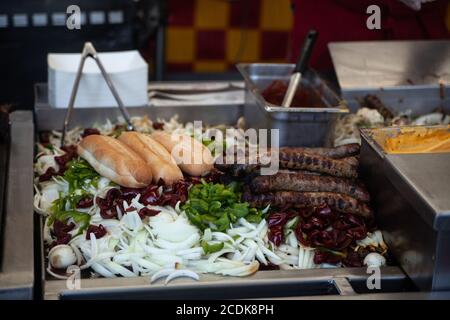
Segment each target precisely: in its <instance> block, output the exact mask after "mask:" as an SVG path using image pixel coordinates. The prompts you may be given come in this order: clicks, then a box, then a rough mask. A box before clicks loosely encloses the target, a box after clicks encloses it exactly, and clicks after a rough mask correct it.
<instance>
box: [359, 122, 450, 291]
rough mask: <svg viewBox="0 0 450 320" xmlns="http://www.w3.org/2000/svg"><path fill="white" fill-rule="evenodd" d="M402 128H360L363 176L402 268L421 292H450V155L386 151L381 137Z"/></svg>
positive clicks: (374, 206) (382, 226)
mask: <svg viewBox="0 0 450 320" xmlns="http://www.w3.org/2000/svg"><path fill="white" fill-rule="evenodd" d="M435 127H436V126H435ZM429 128H432V127H429ZM437 128H439V126H437ZM444 128H445V127H444ZM400 130H401V129H400V128H394V127H390V128H378V129H362V130H361V137H362V145H361V155H360V169H361V177H362V179H363V180H364V181H365V184H366V186H367V187H368V189H369V192H370V195H371V199H372V206H373V209H374V212H375V213H376V219H377V223H378V225H379V227H380V229H381V230H383V236H384V239H385V241H386V242H387V244H388V246H389V248H390V250H391V253H392V254H393V256H394V257H395V258H396V260H397V262H398V264H399V265H400V266H401V267H402V269H403V270H404V271H405V272H406V274H407V275H408V276H409V277H410V278H411V279H412V281H413V282H414V283H415V285H416V286H417V287H418V288H420V289H421V290H426V291H428V290H432V291H438V290H450V152H447V153H445V152H443V153H417V154H391V153H387V152H386V151H385V150H384V147H383V146H384V141H383V139H384V138H380V137H391V136H394V135H396V134H398V132H399V131H400Z"/></svg>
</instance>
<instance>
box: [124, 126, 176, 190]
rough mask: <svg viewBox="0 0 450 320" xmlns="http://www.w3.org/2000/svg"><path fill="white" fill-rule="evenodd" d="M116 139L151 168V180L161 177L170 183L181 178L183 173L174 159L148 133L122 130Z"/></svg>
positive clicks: (157, 179)
mask: <svg viewBox="0 0 450 320" xmlns="http://www.w3.org/2000/svg"><path fill="white" fill-rule="evenodd" d="M118 139H119V141H121V142H123V143H124V144H126V145H127V146H128V147H129V148H131V149H133V150H134V151H135V152H136V153H137V154H138V155H139V156H140V157H141V158H142V159H144V161H145V162H146V164H147V165H148V166H149V167H150V169H151V170H152V174H153V182H155V183H157V182H159V180H160V179H162V180H163V181H164V183H165V184H169V185H170V184H173V183H174V182H177V181H178V180H180V179H183V173H182V172H181V170H180V168H178V166H177V164H176V162H175V159H174V158H172V156H171V155H170V153H169V152H168V151H167V150H166V149H165V148H164V147H163V146H162V145H161V144H160V143H159V142H157V141H155V140H154V139H152V138H151V137H150V136H149V135H146V134H143V133H138V132H123V133H122V134H121V135H120V137H119V138H118Z"/></svg>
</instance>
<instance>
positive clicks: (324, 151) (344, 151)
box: [280, 143, 360, 159]
mask: <svg viewBox="0 0 450 320" xmlns="http://www.w3.org/2000/svg"><path fill="white" fill-rule="evenodd" d="M359 149H360V146H359V144H358V143H350V144H346V145H342V146H339V147H336V148H297V147H283V148H280V151H283V152H286V153H288V152H293V153H309V154H317V155H319V156H324V157H330V158H333V159H342V158H347V157H352V156H356V155H358V154H359Z"/></svg>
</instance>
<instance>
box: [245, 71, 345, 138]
mask: <svg viewBox="0 0 450 320" xmlns="http://www.w3.org/2000/svg"><path fill="white" fill-rule="evenodd" d="M294 67H295V65H294V64H276V63H251V64H247V63H242V64H238V65H237V69H238V70H239V72H240V73H241V75H242V76H243V78H244V81H245V85H246V93H245V109H244V115H245V118H246V120H247V123H248V126H249V127H250V128H256V129H279V130H280V131H279V136H280V145H281V146H305V147H320V146H331V134H332V133H333V131H334V125H335V122H336V120H337V119H338V117H339V116H340V115H342V114H345V113H348V111H349V110H348V109H347V107H346V106H345V105H344V104H343V102H342V101H341V99H340V98H339V97H338V96H337V95H336V94H335V93H334V92H333V90H332V89H331V88H330V87H329V86H328V85H327V84H326V83H325V82H324V81H323V80H322V79H321V78H320V77H319V76H318V75H317V73H316V72H314V71H313V70H309V71H308V72H306V73H305V74H304V75H303V76H302V85H305V86H308V87H311V88H313V89H316V90H318V91H319V92H320V94H321V98H322V101H323V102H324V104H325V106H327V107H326V108H292V107H290V108H284V107H281V106H276V105H274V104H271V103H269V102H267V101H266V100H265V99H264V98H263V97H262V95H261V93H262V91H263V90H264V89H265V88H266V87H267V86H269V84H270V83H271V82H272V81H274V80H282V81H286V82H288V81H289V78H290V75H291V73H292V71H293V70H294Z"/></svg>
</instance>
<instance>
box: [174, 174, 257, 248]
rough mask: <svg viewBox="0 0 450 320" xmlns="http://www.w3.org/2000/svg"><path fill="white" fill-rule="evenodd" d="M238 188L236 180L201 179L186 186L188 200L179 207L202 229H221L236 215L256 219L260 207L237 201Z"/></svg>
mask: <svg viewBox="0 0 450 320" xmlns="http://www.w3.org/2000/svg"><path fill="white" fill-rule="evenodd" d="M239 189H240V185H239V184H237V183H231V184H228V185H224V184H214V183H206V182H204V181H203V182H202V183H201V184H197V185H194V186H193V187H192V188H191V189H190V190H189V197H188V201H187V202H186V204H185V205H184V206H183V210H185V212H186V215H187V216H188V218H189V220H190V221H191V222H192V223H193V224H194V225H196V226H197V227H198V228H199V229H200V230H202V231H204V230H205V229H207V228H211V229H212V230H213V231H220V232H225V231H226V230H228V229H229V228H230V224H231V223H235V222H236V221H237V220H238V219H239V218H245V219H246V220H247V221H249V222H254V223H258V222H260V221H261V219H262V218H263V213H262V211H261V210H258V209H255V208H250V207H249V204H248V203H247V202H240V199H241V192H240V190H239ZM204 249H205V248H204ZM219 250H220V249H219Z"/></svg>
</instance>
